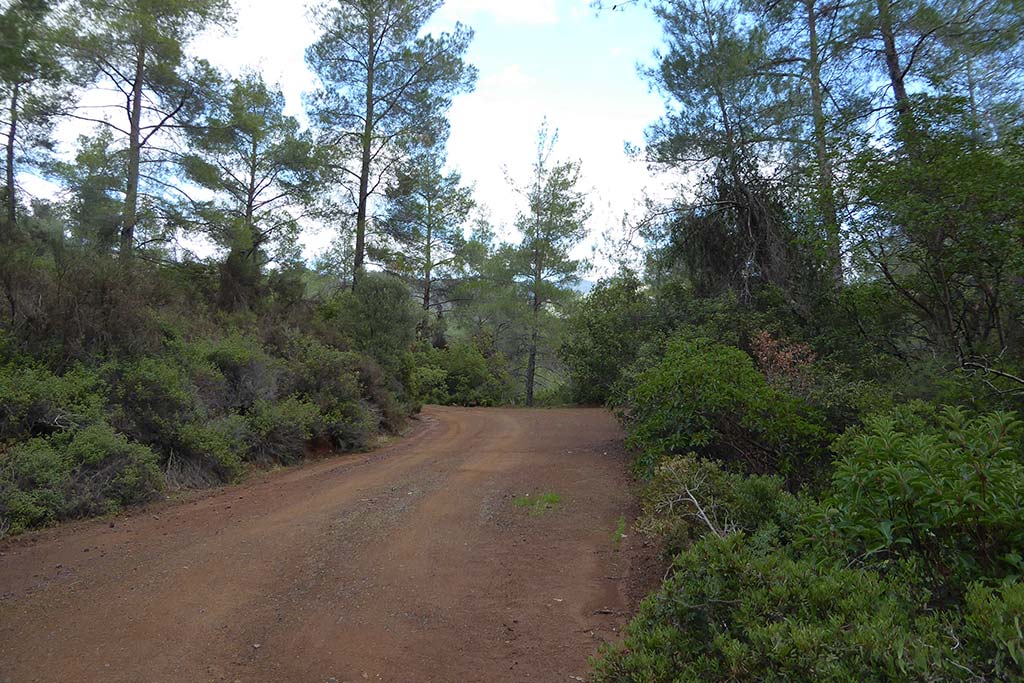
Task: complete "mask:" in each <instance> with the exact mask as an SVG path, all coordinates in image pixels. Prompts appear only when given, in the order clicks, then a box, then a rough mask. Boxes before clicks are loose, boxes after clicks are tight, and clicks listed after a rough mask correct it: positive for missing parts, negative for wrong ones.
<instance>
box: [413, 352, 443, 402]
mask: <svg viewBox="0 0 1024 683" xmlns="http://www.w3.org/2000/svg"><path fill="white" fill-rule="evenodd" d="M420 360H422V359H420ZM435 362H438V361H436V360H435ZM409 390H410V391H411V392H412V395H413V396H415V397H416V399H417V400H418V401H421V402H422V403H430V404H434V405H448V401H449V400H450V396H449V395H448V371H447V370H445V369H444V368H443V367H440V366H439V365H416V366H415V367H414V368H413V369H412V372H411V375H410V379H409Z"/></svg>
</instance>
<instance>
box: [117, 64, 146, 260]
mask: <svg viewBox="0 0 1024 683" xmlns="http://www.w3.org/2000/svg"><path fill="white" fill-rule="evenodd" d="M145 68H146V49H145V48H144V47H141V46H140V47H139V48H138V55H137V58H136V62H135V80H134V81H133V82H132V98H131V116H130V127H129V130H128V133H129V135H128V179H127V186H126V188H125V193H124V216H123V218H122V224H121V247H120V248H121V258H122V259H123V260H128V259H129V258H131V256H132V251H133V250H134V248H135V226H136V225H137V223H138V220H139V172H140V167H141V161H142V85H143V78H144V77H145Z"/></svg>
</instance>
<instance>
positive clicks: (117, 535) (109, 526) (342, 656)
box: [0, 408, 643, 683]
mask: <svg viewBox="0 0 1024 683" xmlns="http://www.w3.org/2000/svg"><path fill="white" fill-rule="evenodd" d="M625 470H626V468H625V463H624V456H623V452H622V445H621V434H620V432H619V430H618V428H617V426H616V424H615V422H614V420H613V419H612V417H611V416H610V415H608V414H607V413H606V412H604V411H600V410H588V409H579V410H576V409H573V410H515V409H458V408H444V409H442V408H428V409H427V410H425V411H424V414H423V416H422V417H421V421H420V424H419V425H418V426H417V427H415V428H414V430H413V432H412V433H411V434H410V435H409V436H408V437H406V438H404V439H403V440H401V441H399V442H396V443H395V444H393V445H391V446H389V447H386V448H383V449H381V450H378V451H375V452H372V453H368V454H362V455H355V456H340V457H334V458H330V459H327V460H322V461H318V462H316V463H313V464H310V465H308V466H305V467H300V468H295V469H290V470H284V471H279V472H275V473H271V474H268V475H265V476H262V477H259V478H257V479H255V480H252V481H250V482H249V483H247V484H244V485H241V486H237V487H231V488H228V489H224V490H221V491H218V492H216V493H213V494H211V495H208V496H205V497H202V498H200V499H197V500H194V501H192V502H186V503H174V504H163V505H158V506H155V507H153V508H151V509H149V510H144V511H140V512H136V513H133V514H131V515H127V516H124V517H120V518H117V519H115V520H114V521H113V523H111V522H110V521H109V520H100V521H93V522H88V523H82V524H77V525H71V526H66V527H62V528H58V529H54V530H50V531H46V532H43V533H40V534H37V535H35V536H30V537H25V538H21V539H17V540H16V541H14V542H10V543H7V544H3V545H0V682H3V683H7V682H10V683H22V682H28V681H60V682H62V683H76V682H87V681H103V682H104V683H114V682H119V681H132V682H140V683H155V682H162V681H174V682H186V683H191V682H193V681H241V682H243V683H250V682H267V683H271V682H273V683H278V682H290V681H302V682H305V681H309V682H312V683H327V682H331V683H342V682H344V681H349V682H351V683H359V682H361V681H366V680H370V681H396V682H402V683H421V682H428V681H436V682H444V683H448V682H451V683H465V682H469V681H488V682H494V681H545V682H548V681H550V682H561V683H572V681H580V680H587V678H588V666H587V658H588V657H589V656H590V655H592V654H593V653H594V652H596V650H597V647H598V645H599V644H600V643H601V642H603V641H605V640H614V639H616V638H617V629H618V628H621V625H622V624H623V623H624V621H625V620H626V618H627V617H626V615H627V613H628V611H629V610H630V608H631V607H632V604H631V603H632V596H633V594H634V593H635V592H636V591H635V590H634V584H636V582H637V581H639V580H642V579H638V578H637V576H639V574H640V572H639V571H638V572H637V574H636V576H634V575H632V573H633V566H634V565H635V566H637V567H639V566H641V565H642V564H643V563H639V562H638V561H636V560H637V558H638V557H639V553H640V551H639V550H637V549H635V548H634V547H633V544H632V542H631V541H632V539H629V540H627V542H626V543H625V544H624V545H623V547H622V548H621V549H618V548H616V547H615V545H614V543H613V536H614V530H615V528H616V523H617V521H618V520H619V518H620V517H621V516H626V517H627V518H628V517H629V515H630V511H631V505H632V504H631V502H630V495H629V487H628V481H627V478H626V475H625ZM547 491H551V492H555V493H557V494H559V495H560V496H561V499H562V502H561V503H560V504H558V505H557V506H555V508H554V509H552V510H551V511H549V512H547V513H545V514H543V515H538V516H531V515H530V514H529V513H528V512H527V511H525V510H524V509H522V508H519V507H516V506H515V505H513V503H512V501H513V499H514V498H515V497H517V496H521V495H523V494H526V493H532V494H537V493H541V492H547Z"/></svg>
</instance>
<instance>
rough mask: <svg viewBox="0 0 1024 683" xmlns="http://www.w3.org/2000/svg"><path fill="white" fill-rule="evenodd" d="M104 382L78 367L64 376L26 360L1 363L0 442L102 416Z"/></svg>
mask: <svg viewBox="0 0 1024 683" xmlns="http://www.w3.org/2000/svg"><path fill="white" fill-rule="evenodd" d="M103 393H104V390H103V383H102V381H101V380H100V377H99V376H98V375H97V374H96V373H95V372H93V371H91V370H87V369H85V368H82V367H75V368H73V369H72V370H70V371H68V372H66V373H65V374H64V375H57V374H54V373H53V372H51V371H50V370H48V369H46V368H43V367H40V366H38V365H35V364H30V363H29V362H27V361H24V360H22V361H20V362H12V363H8V364H6V365H2V366H0V444H2V443H4V442H12V441H19V440H23V439H27V438H30V437H33V436H46V435H48V434H54V433H57V432H61V431H64V430H68V429H73V428H75V427H78V426H82V425H86V424H91V423H94V422H97V421H99V420H100V419H102V414H103V405H104V397H103Z"/></svg>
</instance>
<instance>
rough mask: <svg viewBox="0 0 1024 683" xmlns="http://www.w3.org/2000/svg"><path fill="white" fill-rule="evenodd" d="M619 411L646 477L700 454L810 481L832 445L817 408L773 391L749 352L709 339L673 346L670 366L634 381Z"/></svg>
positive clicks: (681, 340)
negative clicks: (667, 460) (677, 458)
mask: <svg viewBox="0 0 1024 683" xmlns="http://www.w3.org/2000/svg"><path fill="white" fill-rule="evenodd" d="M620 410H621V413H622V415H623V416H624V418H625V420H626V422H627V423H628V424H629V428H630V436H629V443H630V444H631V445H632V446H633V447H635V448H637V449H638V450H639V452H640V456H639V459H638V461H637V465H638V468H639V469H640V470H641V471H644V472H647V473H650V471H651V470H652V468H653V466H654V464H655V463H656V462H657V460H658V459H660V458H662V457H664V456H665V455H672V454H683V453H687V452H689V451H694V452H696V453H699V454H701V455H704V456H707V457H712V458H716V459H719V460H722V461H725V462H732V463H736V464H737V465H738V466H740V467H741V468H742V469H744V470H746V471H751V472H761V473H766V472H779V473H782V474H784V475H786V476H788V477H792V478H794V479H805V478H807V477H809V476H811V475H813V474H814V473H815V472H816V470H817V469H818V468H819V467H820V465H821V458H822V456H823V454H824V452H825V447H826V446H827V445H828V441H829V434H828V432H827V431H826V429H825V428H824V426H823V424H822V420H821V418H820V417H819V416H818V415H816V414H815V413H814V411H813V410H812V409H811V408H810V406H808V405H807V404H806V403H805V402H802V401H800V400H799V399H797V398H795V397H794V396H792V395H790V394H789V393H787V392H786V391H784V390H782V389H780V388H777V387H775V386H772V385H770V384H769V383H768V382H767V381H766V380H765V378H764V376H763V375H762V374H761V373H760V372H758V370H757V368H756V367H754V364H753V362H752V361H751V359H750V357H749V356H747V355H746V354H745V353H743V352H742V351H740V350H738V349H735V348H732V347H729V346H725V345H723V344H717V343H714V342H711V341H710V340H707V339H690V338H687V337H685V336H680V337H676V338H675V339H673V340H671V341H670V342H669V343H668V345H667V347H666V349H665V352H664V357H663V359H662V360H661V361H660V362H659V363H657V364H656V365H654V366H652V367H650V368H648V369H646V370H644V371H643V372H641V373H640V374H639V376H637V377H636V378H635V384H634V385H633V386H632V388H631V389H630V390H629V392H628V394H627V397H626V402H625V403H624V405H623V406H621V408H620Z"/></svg>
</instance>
